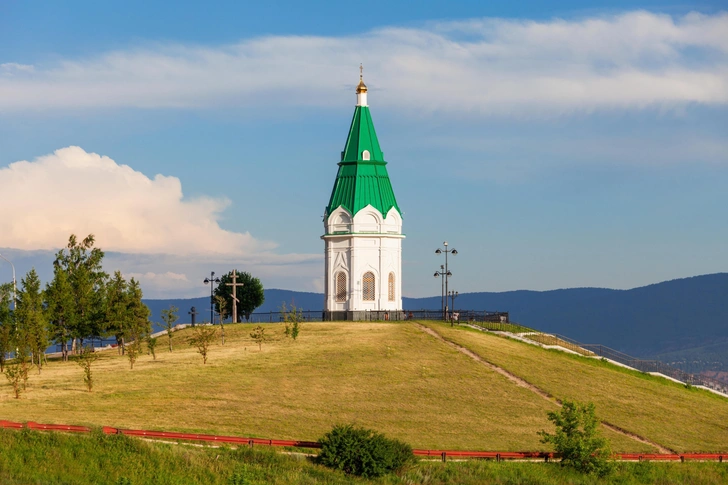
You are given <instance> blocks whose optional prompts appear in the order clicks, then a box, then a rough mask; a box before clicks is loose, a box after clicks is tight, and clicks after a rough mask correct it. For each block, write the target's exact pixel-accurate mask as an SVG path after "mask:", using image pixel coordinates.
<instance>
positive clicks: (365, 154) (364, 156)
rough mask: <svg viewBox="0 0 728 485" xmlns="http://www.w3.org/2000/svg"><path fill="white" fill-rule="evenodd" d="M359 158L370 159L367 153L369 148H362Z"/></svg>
mask: <svg viewBox="0 0 728 485" xmlns="http://www.w3.org/2000/svg"><path fill="white" fill-rule="evenodd" d="M361 159H362V160H370V159H371V155H370V154H369V150H364V151H363V152H361Z"/></svg>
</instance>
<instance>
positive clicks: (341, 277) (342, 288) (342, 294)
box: [336, 271, 346, 303]
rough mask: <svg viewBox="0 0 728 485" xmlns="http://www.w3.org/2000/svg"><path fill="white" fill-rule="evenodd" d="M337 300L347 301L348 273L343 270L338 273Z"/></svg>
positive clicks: (339, 301)
mask: <svg viewBox="0 0 728 485" xmlns="http://www.w3.org/2000/svg"><path fill="white" fill-rule="evenodd" d="M336 301H337V303H342V302H345V301H346V273H344V272H343V271H339V272H338V273H336Z"/></svg>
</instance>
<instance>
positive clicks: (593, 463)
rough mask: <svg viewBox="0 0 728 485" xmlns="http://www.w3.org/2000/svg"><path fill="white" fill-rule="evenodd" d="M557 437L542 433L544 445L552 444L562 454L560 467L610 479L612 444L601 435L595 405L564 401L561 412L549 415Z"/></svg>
mask: <svg viewBox="0 0 728 485" xmlns="http://www.w3.org/2000/svg"><path fill="white" fill-rule="evenodd" d="M548 418H549V421H551V422H552V423H554V425H555V426H556V433H555V434H550V433H547V432H546V431H539V433H538V434H539V435H541V442H542V443H551V444H553V445H554V448H555V449H556V451H557V452H558V453H560V454H561V464H562V465H565V466H569V467H572V468H575V469H576V470H579V471H581V472H583V473H596V474H597V475H599V476H604V475H607V474H608V473H609V472H610V471H611V469H612V464H611V463H610V462H609V456H610V455H611V451H610V448H609V441H607V439H606V438H603V437H602V436H601V435H600V433H599V429H598V426H599V420H598V419H597V417H596V414H595V412H594V404H593V403H588V404H582V403H578V402H571V401H564V404H563V407H562V408H561V410H560V411H559V412H550V413H548Z"/></svg>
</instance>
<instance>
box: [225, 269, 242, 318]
mask: <svg viewBox="0 0 728 485" xmlns="http://www.w3.org/2000/svg"><path fill="white" fill-rule="evenodd" d="M225 285H226V286H232V287H233V323H238V302H239V301H240V300H238V292H237V289H238V286H245V285H244V284H243V283H238V272H237V271H236V270H233V282H232V283H225Z"/></svg>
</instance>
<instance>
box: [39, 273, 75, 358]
mask: <svg viewBox="0 0 728 485" xmlns="http://www.w3.org/2000/svg"><path fill="white" fill-rule="evenodd" d="M45 294H46V303H47V307H46V313H47V315H48V321H49V324H50V338H51V340H52V341H53V342H54V343H56V344H57V345H60V346H61V356H62V359H63V361H64V362H66V361H68V341H69V339H70V338H71V322H72V321H73V317H74V297H73V288H72V287H71V283H70V281H69V280H68V273H66V272H65V271H64V270H63V269H62V268H61V267H60V266H59V265H54V268H53V281H51V282H50V283H49V284H48V285H46V290H45Z"/></svg>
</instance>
